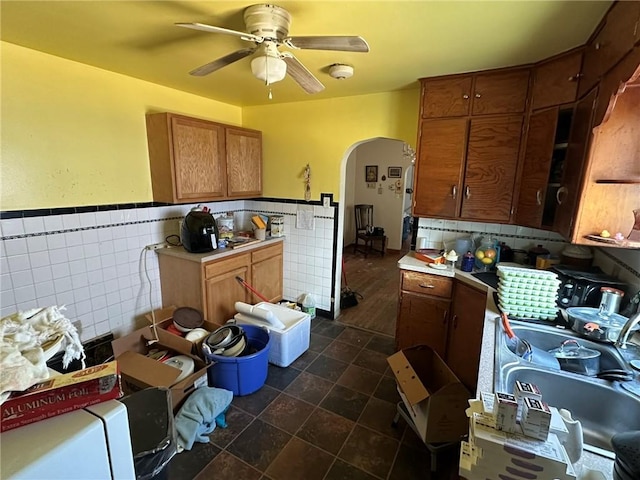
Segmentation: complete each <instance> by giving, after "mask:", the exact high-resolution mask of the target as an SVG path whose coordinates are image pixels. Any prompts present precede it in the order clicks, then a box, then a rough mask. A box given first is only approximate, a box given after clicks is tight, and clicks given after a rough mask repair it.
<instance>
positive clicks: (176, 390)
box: [111, 309, 211, 412]
mask: <svg viewBox="0 0 640 480" xmlns="http://www.w3.org/2000/svg"><path fill="white" fill-rule="evenodd" d="M162 310H166V309H162ZM162 310H161V312H162ZM167 312H169V310H167ZM170 321H171V320H170V319H164V320H162V321H160V317H159V316H158V315H157V314H156V326H157V327H160V328H156V333H157V336H158V340H159V341H158V342H157V343H154V344H153V345H152V347H153V348H164V349H167V350H170V351H172V352H174V353H176V354H178V355H188V356H190V357H192V358H193V360H194V364H195V371H194V373H192V374H191V375H189V376H187V377H186V378H184V379H183V380H181V381H179V382H178V381H177V379H178V377H179V376H180V374H181V373H182V372H181V371H180V370H179V369H177V368H175V367H172V366H170V365H165V364H164V363H162V362H158V361H156V360H153V359H152V358H149V357H147V356H146V354H147V352H148V351H149V346H148V343H149V341H150V340H154V339H155V335H154V333H153V331H152V327H151V325H149V326H146V327H143V328H141V329H139V330H136V331H134V332H132V333H130V334H128V335H124V336H122V337H120V338H116V339H115V340H113V341H112V342H111V346H112V347H113V354H114V355H115V358H116V360H117V361H118V364H119V366H120V373H121V376H122V386H123V389H124V391H125V393H133V392H136V391H138V390H142V389H144V388H148V387H167V388H169V389H170V390H171V400H172V403H173V410H174V412H177V411H178V410H179V409H180V407H181V406H182V403H183V401H184V400H185V399H186V397H187V396H188V395H189V394H190V393H191V392H193V391H194V390H195V389H196V388H198V387H201V386H203V385H207V383H208V382H207V369H208V368H209V367H210V366H211V365H207V364H206V363H205V362H204V360H202V359H201V358H200V357H198V356H196V355H193V351H194V350H195V349H196V346H195V345H194V344H193V343H192V342H190V341H189V340H186V339H185V338H183V337H180V336H178V335H174V334H173V333H170V332H168V331H167V330H165V329H164V328H162V327H161V326H162V325H168V323H169V322H170ZM205 328H206V327H205Z"/></svg>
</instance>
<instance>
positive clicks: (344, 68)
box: [329, 63, 353, 80]
mask: <svg viewBox="0 0 640 480" xmlns="http://www.w3.org/2000/svg"><path fill="white" fill-rule="evenodd" d="M329 75H331V76H332V77H333V78H335V79H336V80H344V79H345V78H351V77H352V76H353V67H352V66H351V65H344V64H342V63H334V64H333V65H331V66H330V67H329Z"/></svg>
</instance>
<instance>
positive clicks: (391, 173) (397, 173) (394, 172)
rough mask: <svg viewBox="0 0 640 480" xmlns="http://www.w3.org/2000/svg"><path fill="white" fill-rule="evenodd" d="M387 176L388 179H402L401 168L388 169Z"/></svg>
mask: <svg viewBox="0 0 640 480" xmlns="http://www.w3.org/2000/svg"><path fill="white" fill-rule="evenodd" d="M387 176H388V177H389V178H401V177H402V167H389V168H388V171H387Z"/></svg>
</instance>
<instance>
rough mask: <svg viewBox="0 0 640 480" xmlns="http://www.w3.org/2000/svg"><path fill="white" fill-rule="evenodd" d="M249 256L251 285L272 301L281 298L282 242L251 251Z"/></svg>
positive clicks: (256, 298)
mask: <svg viewBox="0 0 640 480" xmlns="http://www.w3.org/2000/svg"><path fill="white" fill-rule="evenodd" d="M251 258H252V260H251V262H252V263H251V286H252V287H253V288H255V289H256V291H258V292H260V294H261V295H262V296H264V297H266V298H267V299H268V300H269V301H270V302H272V303H273V302H277V301H280V300H282V288H283V287H282V276H283V272H282V271H283V263H282V260H283V256H282V243H278V244H277V245H274V246H271V247H267V248H263V249H260V250H257V251H255V252H252V254H251ZM254 300H255V301H253V302H251V303H257V302H260V301H262V300H261V299H259V298H258V297H255V298H254Z"/></svg>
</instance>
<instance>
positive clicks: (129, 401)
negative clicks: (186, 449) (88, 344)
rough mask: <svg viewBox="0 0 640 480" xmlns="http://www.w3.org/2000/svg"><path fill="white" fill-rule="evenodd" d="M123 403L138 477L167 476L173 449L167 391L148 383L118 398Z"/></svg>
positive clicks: (173, 427)
mask: <svg viewBox="0 0 640 480" xmlns="http://www.w3.org/2000/svg"><path fill="white" fill-rule="evenodd" d="M120 401H121V402H122V403H124V405H125V406H126V407H127V415H128V416H129V433H130V435H131V449H132V450H133V464H134V468H135V471H136V478H137V479H138V480H147V479H150V478H155V479H158V480H162V479H166V478H169V475H168V473H169V461H170V460H171V459H172V458H173V456H174V455H175V454H176V451H177V444H178V443H177V437H176V430H175V426H174V423H173V405H172V401H171V391H170V390H169V389H168V388H164V387H152V388H147V389H144V390H140V391H139V392H136V393H133V394H131V395H129V396H127V397H124V398H122V399H121V400H120Z"/></svg>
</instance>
